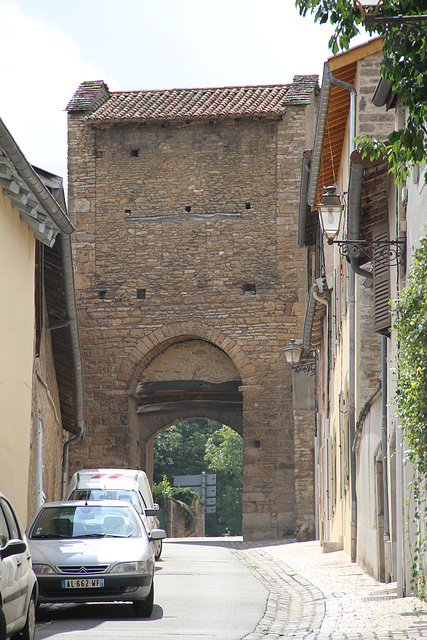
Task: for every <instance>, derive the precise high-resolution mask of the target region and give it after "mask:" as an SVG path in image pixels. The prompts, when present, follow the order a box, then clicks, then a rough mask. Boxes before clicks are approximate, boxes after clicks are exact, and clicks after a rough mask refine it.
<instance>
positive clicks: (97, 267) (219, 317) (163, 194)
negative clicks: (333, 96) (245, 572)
mask: <svg viewBox="0 0 427 640" xmlns="http://www.w3.org/2000/svg"><path fill="white" fill-rule="evenodd" d="M317 93H318V88H317V77H315V76H296V77H295V78H294V81H293V82H292V83H291V84H289V85H277V86H276V85H275V86H265V87H235V88H233V87H231V88H221V89H200V90H197V89H185V90H170V91H141V92H111V91H109V89H108V87H107V86H106V85H105V84H104V83H103V82H102V81H95V82H84V83H82V84H81V85H80V87H79V88H78V89H77V91H76V93H75V94H74V96H73V98H72V99H71V101H70V103H69V105H68V107H67V110H68V137H69V213H70V217H71V219H72V221H73V223H74V225H75V227H76V233H75V247H74V248H75V264H76V290H77V301H78V306H79V310H80V311H79V314H80V315H79V321H80V328H81V339H82V348H83V359H84V363H85V407H86V414H85V427H86V437H85V439H84V440H83V441H82V442H81V443H80V444H78V445H76V446H75V447H73V448H72V450H71V458H70V462H71V468H70V472H72V471H75V470H77V469H78V468H82V467H88V466H90V467H96V466H98V465H101V466H129V467H140V468H142V469H145V470H146V471H147V473H148V474H149V475H150V474H151V473H152V464H153V460H152V458H153V456H152V447H153V439H154V437H155V436H156V435H157V434H158V433H160V432H161V431H162V430H163V429H165V428H167V427H169V426H171V425H172V424H174V423H176V422H177V421H179V420H182V419H188V418H192V417H207V418H211V419H215V420H218V421H219V422H221V423H224V424H227V425H228V426H230V427H231V428H233V429H235V430H236V431H237V432H238V433H240V434H241V435H242V436H243V444H244V454H243V455H244V471H243V474H244V478H243V534H244V536H245V538H246V539H269V538H270V539H271V538H276V537H282V536H283V535H286V534H288V533H294V532H296V531H297V530H298V529H300V528H301V527H302V526H303V525H305V526H306V525H307V524H311V523H312V522H313V520H314V486H313V485H314V481H313V477H314V476H313V473H314V470H313V444H312V443H313V437H314V430H315V426H314V412H313V414H311V413H310V412H306V411H304V412H302V413H301V415H300V416H297V417H298V419H297V420H295V419H294V411H293V401H292V374H291V369H290V368H289V366H288V365H287V364H286V362H285V359H284V356H283V348H284V346H285V345H286V344H287V343H288V342H289V341H290V339H292V338H296V337H297V336H298V335H300V334H301V329H302V319H303V315H304V309H305V304H306V299H307V256H306V252H305V250H303V249H299V248H297V243H296V236H297V233H298V198H299V183H300V165H301V157H302V153H303V151H304V149H306V148H310V147H311V146H312V143H313V137H314V122H315V116H316V108H317ZM296 430H297V431H298V433H296ZM296 442H297V443H298V446H297V447H296V446H295V443H296ZM296 484H297V485H298V491H296Z"/></svg>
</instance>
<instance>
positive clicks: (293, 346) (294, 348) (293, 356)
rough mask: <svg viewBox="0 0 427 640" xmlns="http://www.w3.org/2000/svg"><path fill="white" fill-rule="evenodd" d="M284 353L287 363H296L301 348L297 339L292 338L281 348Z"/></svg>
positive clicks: (299, 356)
mask: <svg viewBox="0 0 427 640" xmlns="http://www.w3.org/2000/svg"><path fill="white" fill-rule="evenodd" d="M283 351H284V352H285V355H286V360H287V362H288V363H289V364H298V362H299V361H300V358H301V353H302V348H301V345H300V344H297V341H296V340H295V339H294V338H292V339H291V341H290V342H289V344H287V345H286V347H285V348H284V349H283Z"/></svg>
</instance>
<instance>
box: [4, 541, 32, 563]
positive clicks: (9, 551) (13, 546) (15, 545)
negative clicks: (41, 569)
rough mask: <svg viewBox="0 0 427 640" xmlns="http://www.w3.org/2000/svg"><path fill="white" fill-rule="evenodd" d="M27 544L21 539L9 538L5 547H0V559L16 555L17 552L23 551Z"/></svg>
mask: <svg viewBox="0 0 427 640" xmlns="http://www.w3.org/2000/svg"><path fill="white" fill-rule="evenodd" d="M26 550H27V545H26V544H25V542H24V541H23V540H11V541H10V542H8V543H7V545H6V546H5V547H3V548H2V549H0V555H1V559H2V560H4V559H5V558H9V556H16V555H18V554H19V553H25V552H26Z"/></svg>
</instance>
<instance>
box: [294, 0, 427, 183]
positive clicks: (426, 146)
mask: <svg viewBox="0 0 427 640" xmlns="http://www.w3.org/2000/svg"><path fill="white" fill-rule="evenodd" d="M295 4H296V6H297V7H298V9H299V12H300V14H301V15H302V16H305V15H307V13H308V12H310V13H313V14H314V19H315V21H317V22H319V23H320V24H324V23H326V22H329V23H330V24H332V25H333V26H334V27H335V32H334V34H333V35H332V37H331V39H330V41H329V47H330V49H331V51H332V52H333V53H334V54H335V53H337V52H338V51H339V50H340V49H345V50H347V49H348V48H349V46H350V41H351V39H352V38H353V37H354V36H355V35H357V34H358V33H359V27H360V26H364V27H365V29H366V31H367V32H368V33H369V34H370V35H376V36H382V37H383V53H384V58H383V62H382V67H381V74H382V76H383V77H384V78H386V79H387V80H388V81H389V82H390V83H391V84H392V87H393V90H394V91H396V92H397V93H398V94H399V95H400V97H401V105H402V107H404V108H405V109H406V124H405V127H404V128H402V129H399V130H398V131H392V132H390V136H389V140H388V141H386V142H384V141H382V140H376V141H375V142H374V143H372V142H370V141H369V140H368V139H366V138H364V139H360V140H359V148H361V149H362V152H363V153H364V154H366V153H369V154H370V153H371V152H372V151H375V150H376V151H378V149H380V150H381V153H382V154H383V155H384V157H386V158H387V159H388V161H389V163H390V170H391V171H393V172H395V174H396V182H397V181H401V180H403V179H404V178H406V177H407V176H408V173H409V169H410V167H411V166H414V165H417V164H418V165H420V164H422V163H423V162H424V161H426V160H427V22H426V21H424V22H421V23H415V24H413V23H411V24H408V23H407V24H405V23H403V22H400V23H399V22H389V23H388V24H384V23H379V22H368V23H366V22H365V21H364V20H365V19H364V17H363V16H362V14H361V13H360V11H359V10H358V9H357V8H355V7H354V5H353V2H352V1H351V0H296V3H295ZM373 4H374V3H373ZM422 14H427V0H385V2H384V4H383V5H382V7H381V9H380V11H379V16H380V17H381V18H390V17H397V16H417V15H422ZM372 157H375V156H374V155H373V156H372ZM426 179H427V176H426Z"/></svg>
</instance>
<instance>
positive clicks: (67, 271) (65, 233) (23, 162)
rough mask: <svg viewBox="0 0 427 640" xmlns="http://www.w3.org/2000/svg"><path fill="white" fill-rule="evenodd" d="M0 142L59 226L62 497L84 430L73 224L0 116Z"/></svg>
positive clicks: (63, 204)
mask: <svg viewBox="0 0 427 640" xmlns="http://www.w3.org/2000/svg"><path fill="white" fill-rule="evenodd" d="M0 144H1V145H2V146H3V148H4V149H5V151H6V153H7V155H8V156H9V158H10V159H11V161H12V162H13V164H14V166H15V167H16V170H17V172H18V173H19V175H20V176H21V178H22V179H23V180H24V181H25V182H26V183H27V185H28V187H29V188H30V189H31V191H33V193H35V194H36V196H37V198H38V199H39V201H40V203H41V204H42V205H43V207H44V208H45V209H46V211H47V213H48V214H49V215H50V216H51V217H52V219H53V220H54V221H55V222H56V224H57V225H58V227H59V229H60V233H59V239H60V243H61V253H62V263H63V270H64V292H65V307H66V311H67V317H68V318H69V319H70V324H69V336H70V345H71V357H72V361H73V372H74V397H75V411H76V435H75V436H74V437H72V438H71V439H70V440H68V441H67V442H66V443H65V444H64V447H63V456H62V496H63V497H64V494H65V489H66V481H67V469H68V449H69V447H70V445H71V444H73V443H75V442H77V441H78V440H80V438H81V437H82V436H83V433H84V426H83V364H82V353H81V346H80V337H79V328H78V320H77V304H76V298H75V289H74V271H73V257H72V249H71V234H72V233H73V231H74V227H73V225H72V223H71V221H70V219H69V218H68V216H67V214H66V213H65V209H66V207H65V202H64V201H63V202H62V206H60V205H59V203H58V202H57V200H55V198H54V197H53V196H52V194H51V193H50V191H49V189H47V187H46V186H45V185H44V184H43V182H42V180H41V179H40V177H39V176H38V175H37V173H36V172H35V171H34V169H33V167H32V166H31V165H30V164H29V163H28V161H27V159H26V158H25V156H24V154H23V153H22V151H21V150H20V148H19V147H18V145H17V144H16V142H15V140H14V139H13V137H12V136H11V134H10V132H9V130H8V129H7V127H6V125H5V124H4V122H3V120H2V119H1V118H0Z"/></svg>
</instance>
